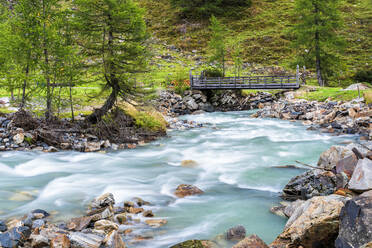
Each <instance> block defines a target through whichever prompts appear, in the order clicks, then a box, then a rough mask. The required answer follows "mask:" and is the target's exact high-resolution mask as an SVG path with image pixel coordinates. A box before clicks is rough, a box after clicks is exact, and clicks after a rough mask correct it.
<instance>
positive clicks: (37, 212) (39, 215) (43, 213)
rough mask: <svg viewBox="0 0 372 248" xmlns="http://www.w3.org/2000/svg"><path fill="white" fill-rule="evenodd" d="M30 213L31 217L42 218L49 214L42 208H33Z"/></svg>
mask: <svg viewBox="0 0 372 248" xmlns="http://www.w3.org/2000/svg"><path fill="white" fill-rule="evenodd" d="M31 213H32V214H33V217H34V218H35V219H42V218H46V217H48V216H50V214H49V213H48V212H47V211H45V210H42V209H35V210H33V211H32V212H31Z"/></svg>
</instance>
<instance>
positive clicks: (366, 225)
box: [335, 191, 372, 248]
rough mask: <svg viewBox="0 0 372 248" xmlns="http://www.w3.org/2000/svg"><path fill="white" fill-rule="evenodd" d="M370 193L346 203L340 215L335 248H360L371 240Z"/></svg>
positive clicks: (371, 200) (371, 213)
mask: <svg viewBox="0 0 372 248" xmlns="http://www.w3.org/2000/svg"><path fill="white" fill-rule="evenodd" d="M371 223H372V191H368V192H365V193H363V194H362V195H360V196H358V197H356V198H353V199H351V200H349V201H347V202H346V204H345V206H344V207H343V208H342V211H341V214H340V231H339V235H338V237H337V240H336V243H335V244H336V248H349V247H361V246H363V245H364V244H366V243H368V242H371V240H372V225H371Z"/></svg>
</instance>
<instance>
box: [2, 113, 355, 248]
mask: <svg viewBox="0 0 372 248" xmlns="http://www.w3.org/2000/svg"><path fill="white" fill-rule="evenodd" d="M251 113H252V112H250V111H244V112H228V113H210V114H202V115H197V116H185V117H183V118H186V119H189V120H194V121H197V122H201V123H210V125H206V126H205V127H204V128H196V129H191V130H186V131H171V132H169V137H166V138H162V139H160V140H158V141H156V142H153V143H150V144H147V145H146V146H143V147H139V148H138V149H134V150H124V151H118V152H110V153H107V154H101V153H89V154H88V153H77V152H60V153H50V154H47V153H34V152H5V153H0V219H6V218H8V217H11V216H18V215H23V214H25V213H27V212H29V211H30V210H32V209H35V208H42V209H45V210H47V211H50V212H52V213H56V216H57V217H56V219H57V220H58V219H64V220H66V219H68V218H70V217H74V216H79V215H83V213H84V209H85V207H86V205H87V204H88V203H89V202H90V201H91V200H92V199H93V198H94V197H96V196H98V195H100V194H102V193H105V192H111V193H113V194H114V196H115V199H116V201H117V203H118V204H122V202H123V201H125V200H131V199H132V198H133V197H141V198H143V199H144V200H146V201H150V202H151V203H152V204H153V206H151V207H149V209H152V210H153V211H154V212H155V215H156V217H160V218H165V219H167V220H168V224H167V225H165V226H163V227H162V228H160V229H159V230H156V231H155V232H156V233H155V236H154V239H152V240H151V241H149V242H147V243H146V242H145V243H138V244H137V245H132V246H129V247H148V248H150V247H151V248H156V247H168V246H169V245H172V244H175V243H177V242H181V241H184V240H187V239H211V238H213V237H215V236H216V235H218V234H220V233H223V232H224V231H226V230H227V229H228V228H230V227H233V226H236V225H238V224H241V225H243V226H244V227H245V228H246V230H247V233H248V234H250V233H255V234H257V235H259V236H260V237H261V238H262V239H263V240H264V241H266V242H268V243H270V242H271V241H273V240H274V238H275V237H276V236H277V235H278V234H279V233H280V232H281V231H282V229H283V227H284V224H285V222H286V219H285V218H281V217H278V216H275V215H273V214H271V213H270V212H269V209H270V207H271V206H273V205H275V204H277V203H278V202H280V201H281V199H280V198H279V192H280V190H281V189H282V188H283V186H284V185H285V184H286V183H287V182H288V181H289V179H290V178H291V177H293V176H295V175H298V174H300V173H301V172H302V171H301V170H298V169H278V168H272V166H276V165H286V164H293V163H294V161H295V160H300V161H303V162H305V163H310V164H316V161H317V159H318V157H319V155H320V153H321V152H322V151H324V150H326V149H327V148H329V147H330V146H331V145H334V144H337V143H340V142H341V141H344V140H346V139H347V140H350V139H351V138H352V137H351V136H338V137H335V136H330V135H326V134H320V133H319V132H316V131H306V127H304V126H302V125H301V124H300V123H294V122H288V121H282V120H272V119H253V118H250V117H249V116H250V114H251ZM183 160H194V161H196V162H197V163H198V166H197V167H196V168H184V167H181V161H183ZM182 183H187V184H193V185H196V186H197V187H199V188H201V189H202V190H203V191H204V192H205V194H203V195H200V196H192V197H187V198H184V199H177V198H176V197H175V196H174V195H173V191H174V190H175V188H176V187H177V186H178V185H179V184H182ZM55 211H57V212H55ZM135 232H138V234H141V235H145V236H146V235H153V233H152V231H150V229H141V230H137V231H135Z"/></svg>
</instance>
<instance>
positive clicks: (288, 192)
mask: <svg viewBox="0 0 372 248" xmlns="http://www.w3.org/2000/svg"><path fill="white" fill-rule="evenodd" d="M336 184H337V178H336V175H335V174H333V173H332V172H330V171H322V170H308V171H306V172H304V173H303V174H301V175H299V176H296V177H294V178H292V179H291V180H290V181H289V183H288V184H287V185H286V186H285V187H284V189H283V193H282V195H281V197H282V198H283V199H285V200H289V201H294V200H297V199H300V200H307V199H310V198H312V197H314V196H325V195H330V194H332V193H333V192H335V190H336Z"/></svg>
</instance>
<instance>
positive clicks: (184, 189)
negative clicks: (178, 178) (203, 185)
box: [174, 184, 204, 198]
mask: <svg viewBox="0 0 372 248" xmlns="http://www.w3.org/2000/svg"><path fill="white" fill-rule="evenodd" d="M203 193H204V192H203V191H202V190H201V189H199V188H198V187H196V186H193V185H189V184H181V185H179V186H178V187H177V189H176V191H175V192H174V194H175V195H176V196H177V197H179V198H183V197H186V196H191V195H199V194H203Z"/></svg>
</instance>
